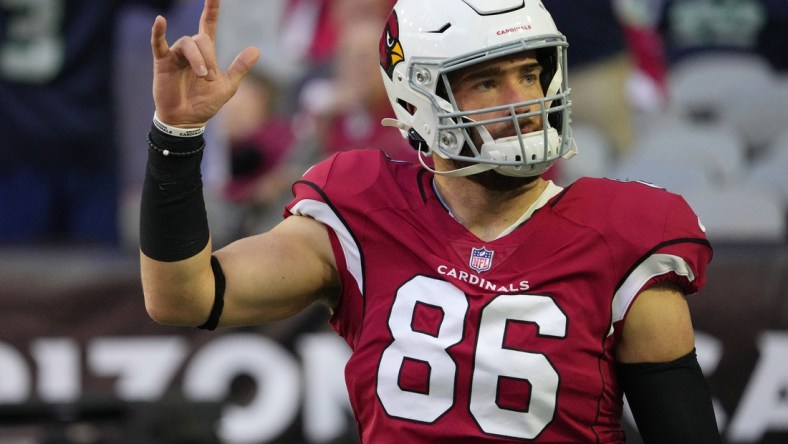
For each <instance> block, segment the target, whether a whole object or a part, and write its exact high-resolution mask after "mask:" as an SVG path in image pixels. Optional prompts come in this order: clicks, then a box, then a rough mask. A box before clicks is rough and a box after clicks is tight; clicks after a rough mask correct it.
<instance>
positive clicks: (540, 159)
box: [480, 128, 561, 177]
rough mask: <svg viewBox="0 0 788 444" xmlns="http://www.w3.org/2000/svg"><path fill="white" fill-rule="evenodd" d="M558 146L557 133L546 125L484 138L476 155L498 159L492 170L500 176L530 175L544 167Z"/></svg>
mask: <svg viewBox="0 0 788 444" xmlns="http://www.w3.org/2000/svg"><path fill="white" fill-rule="evenodd" d="M480 132H481V131H480ZM483 132H486V131H483ZM560 149H561V136H559V135H558V131H556V130H555V129H554V128H548V129H547V130H546V131H535V132H532V133H528V134H522V135H520V136H511V137H503V138H500V139H497V140H492V139H490V140H487V141H485V142H484V143H483V144H482V146H481V156H480V157H481V159H490V160H491V161H492V162H490V163H499V164H500V165H499V166H498V167H497V168H496V169H495V171H497V172H498V173H500V174H503V175H504V176H513V177H531V176H537V175H540V174H542V173H544V172H545V171H547V169H548V168H550V166H552V164H553V163H554V162H555V159H556V157H557V153H558V151H559V150H560ZM482 161H483V160H482Z"/></svg>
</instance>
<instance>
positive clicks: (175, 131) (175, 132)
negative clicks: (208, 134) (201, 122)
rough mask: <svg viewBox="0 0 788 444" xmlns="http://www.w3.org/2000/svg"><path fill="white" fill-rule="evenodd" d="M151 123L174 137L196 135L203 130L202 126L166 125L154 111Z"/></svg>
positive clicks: (200, 133)
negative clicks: (181, 126) (179, 126)
mask: <svg viewBox="0 0 788 444" xmlns="http://www.w3.org/2000/svg"><path fill="white" fill-rule="evenodd" d="M153 124H154V125H155V126H156V128H158V129H159V130H160V131H161V132H163V133H165V134H169V135H170V136H175V137H197V136H200V135H202V133H204V132H205V127H204V126H201V127H199V128H176V127H174V126H170V125H167V124H166V123H163V122H162V121H161V120H159V116H157V115H156V113H155V112H154V113H153Z"/></svg>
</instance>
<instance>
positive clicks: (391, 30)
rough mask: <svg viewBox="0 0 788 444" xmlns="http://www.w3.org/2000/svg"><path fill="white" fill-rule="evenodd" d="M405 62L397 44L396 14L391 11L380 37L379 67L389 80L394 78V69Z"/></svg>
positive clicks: (397, 22)
mask: <svg viewBox="0 0 788 444" xmlns="http://www.w3.org/2000/svg"><path fill="white" fill-rule="evenodd" d="M403 60H405V53H404V52H403V51H402V45H401V44H400V42H399V20H398V19H397V12H396V11H392V12H391V15H390V16H389V19H388V22H386V29H385V30H384V31H383V35H382V36H381V37H380V66H381V67H382V68H383V70H384V71H386V74H388V76H389V78H392V77H393V76H394V67H395V66H397V63H399V62H401V61H403Z"/></svg>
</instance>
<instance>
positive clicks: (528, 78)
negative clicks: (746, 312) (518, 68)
mask: <svg viewBox="0 0 788 444" xmlns="http://www.w3.org/2000/svg"><path fill="white" fill-rule="evenodd" d="M537 81H539V76H537V75H536V74H526V75H524V76H523V82H525V83H528V84H532V83H536V82H537Z"/></svg>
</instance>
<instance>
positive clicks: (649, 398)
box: [617, 350, 721, 444]
mask: <svg viewBox="0 0 788 444" xmlns="http://www.w3.org/2000/svg"><path fill="white" fill-rule="evenodd" d="M617 370H618V377H619V381H620V384H621V387H622V388H623V390H624V394H625V395H626V397H627V400H628V401H629V406H630V408H631V409H632V414H633V415H634V417H635V423H636V424H637V426H638V431H639V432H640V436H641V437H642V438H643V441H644V442H645V443H647V444H653V443H666V444H667V443H670V444H681V443H687V444H701V443H703V444H707V443H708V444H714V443H720V442H721V440H720V434H719V431H718V430H717V422H716V419H715V417H714V408H713V407H712V403H711V395H710V394H709V390H708V387H707V386H706V380H705V379H704V377H703V373H702V372H701V369H700V365H698V358H697V356H696V354H695V350H693V351H692V352H690V353H688V354H687V355H685V356H683V357H681V358H679V359H676V360H675V361H671V362H664V363H639V364H619V365H618V366H617Z"/></svg>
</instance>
